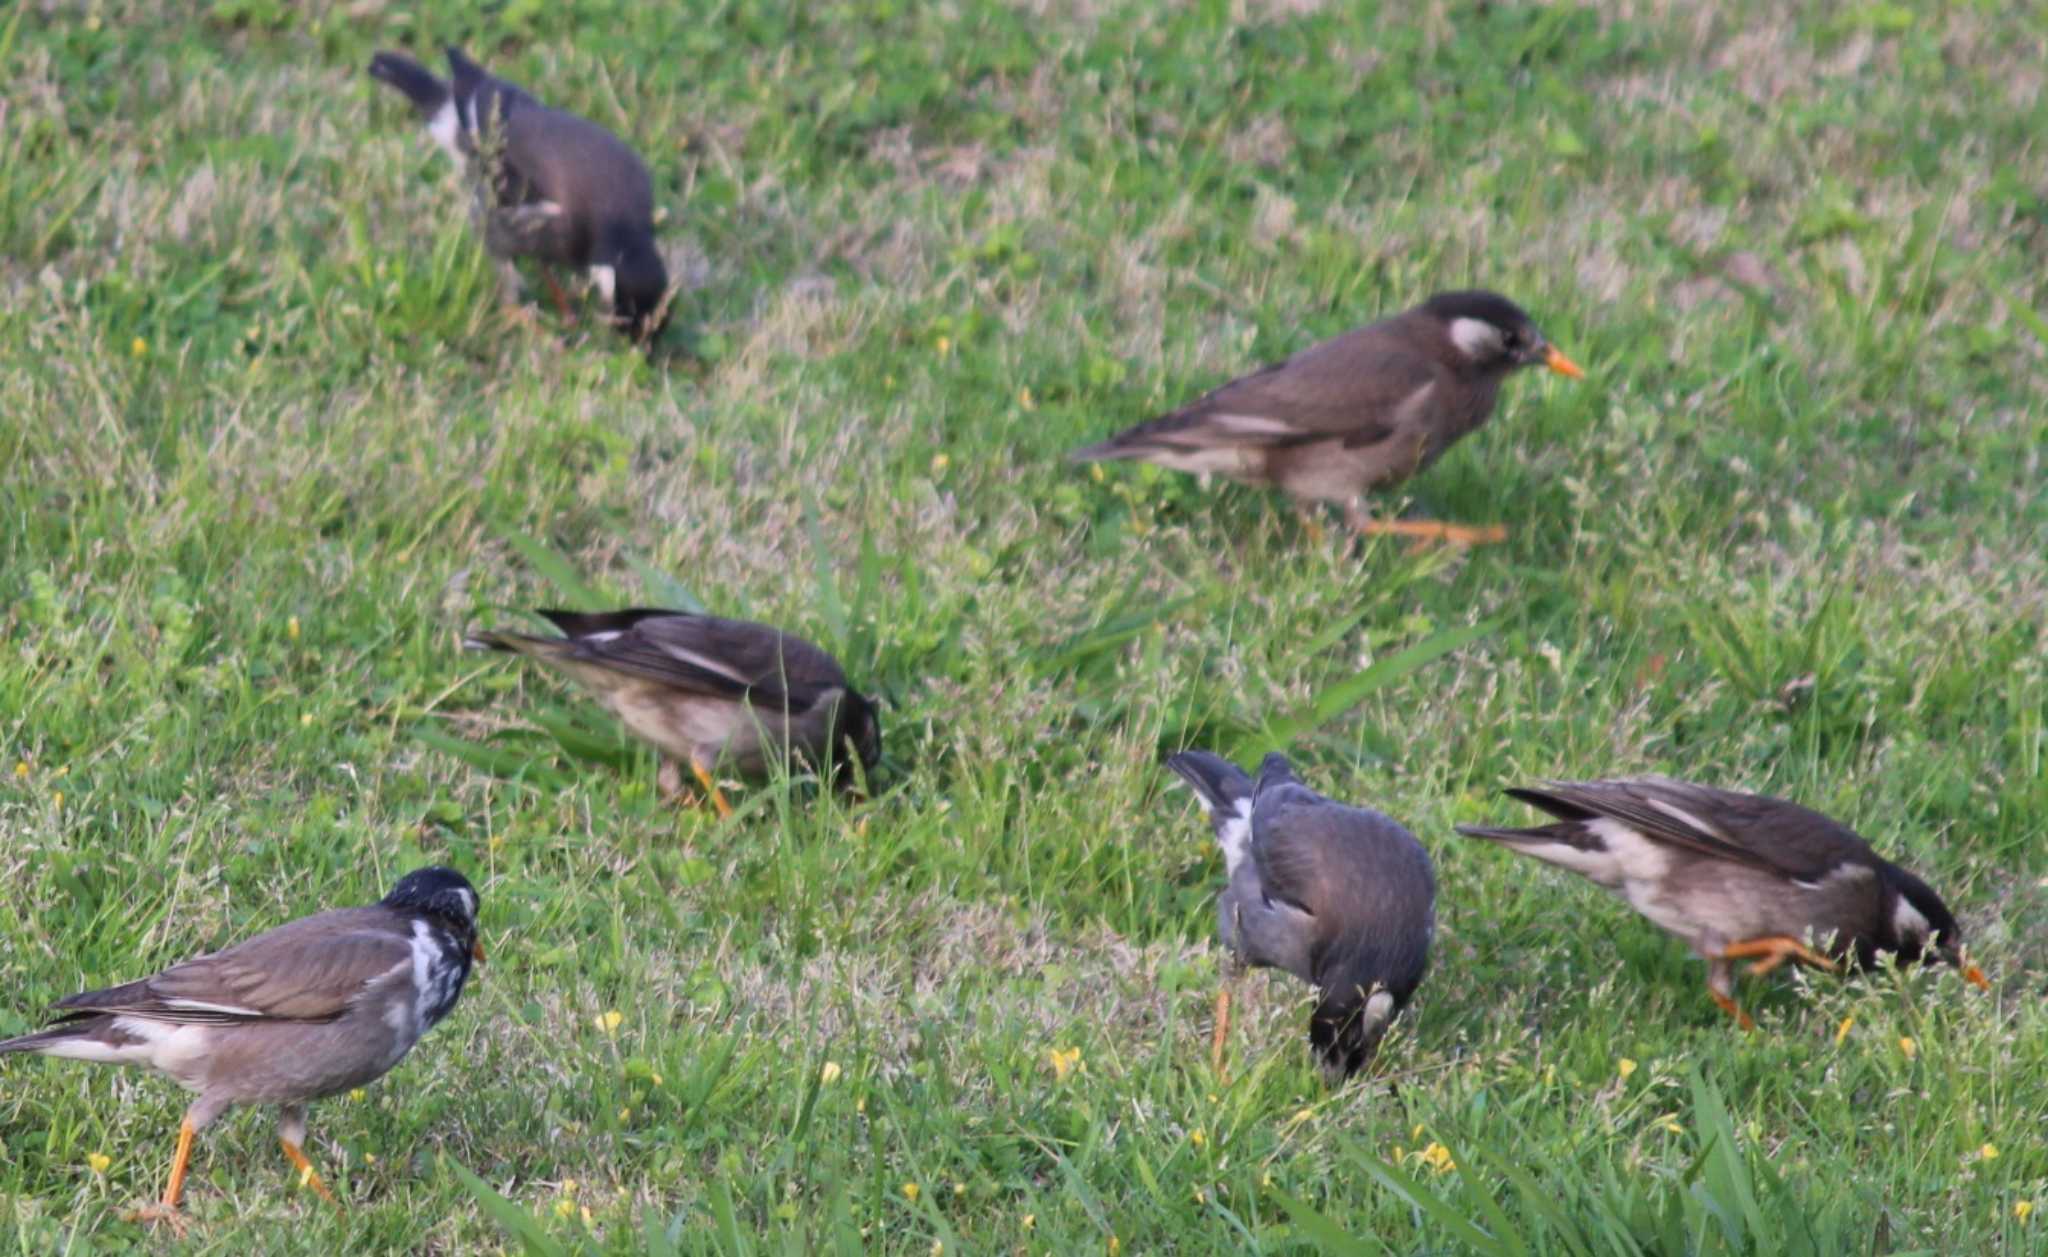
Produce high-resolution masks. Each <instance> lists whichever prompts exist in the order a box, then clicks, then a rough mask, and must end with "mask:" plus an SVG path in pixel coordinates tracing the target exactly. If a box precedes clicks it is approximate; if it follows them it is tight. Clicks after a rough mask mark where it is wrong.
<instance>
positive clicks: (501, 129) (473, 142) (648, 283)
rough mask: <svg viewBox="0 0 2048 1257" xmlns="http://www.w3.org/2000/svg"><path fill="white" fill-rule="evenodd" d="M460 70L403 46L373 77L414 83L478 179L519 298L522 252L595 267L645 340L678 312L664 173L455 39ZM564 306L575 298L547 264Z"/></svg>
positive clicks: (620, 315) (417, 101) (407, 89)
mask: <svg viewBox="0 0 2048 1257" xmlns="http://www.w3.org/2000/svg"><path fill="white" fill-rule="evenodd" d="M448 69H449V72H450V75H451V78H450V80H449V81H445V82H444V81H443V80H441V79H439V78H436V77H435V76H434V74H433V73H432V72H431V71H429V70H428V69H427V68H426V67H425V66H423V65H421V64H420V63H419V62H417V61H414V60H413V59H412V58H410V57H407V56H405V55H403V54H402V53H396V52H380V53H378V54H377V55H376V56H374V57H372V58H371V59H370V77H372V78H374V79H376V80H378V81H379V82H382V83H388V84H390V85H391V86H392V87H395V88H397V89H398V90H399V91H400V92H401V93H403V94H404V96H405V98H406V99H407V100H410V101H411V102H412V103H413V106H414V108H416V109H418V110H419V113H420V116H421V117H422V118H424V119H426V123H427V131H428V133H429V134H430V135H432V136H433V138H434V141H435V143H437V144H439V145H440V146H441V147H442V148H443V149H446V150H447V152H448V155H449V156H450V157H452V158H454V159H455V162H456V164H457V165H459V166H462V167H464V168H466V169H468V170H469V171H470V173H471V174H472V176H473V177H474V178H475V179H476V181H477V201H476V215H477V217H478V219H479V220H480V221H481V223H482V225H483V233H484V247H485V248H486V249H487V250H488V251H489V252H490V254H491V255H492V256H493V257H496V258H497V259H499V276H500V278H501V280H502V281H503V283H504V285H505V296H506V300H507V301H508V302H510V301H516V300H517V299H518V296H519V271H518V268H517V267H516V266H514V265H513V263H512V259H513V258H515V257H534V258H538V259H540V260H541V262H543V263H544V264H553V265H557V266H567V267H571V268H573V269H575V270H578V271H582V272H585V273H587V274H588V275H589V277H590V280H591V282H592V283H593V284H595V285H596V286H597V289H598V291H599V293H601V294H602V295H603V297H604V299H605V301H606V302H607V303H609V304H610V306H611V308H612V317H613V321H614V322H615V323H617V324H618V325H619V326H620V327H621V328H622V329H623V330H625V331H626V332H627V333H628V334H630V335H631V336H632V337H633V339H635V340H648V339H652V338H653V337H655V336H658V335H660V334H661V330H662V327H663V325H664V324H665V323H666V322H667V318H668V312H667V294H668V268H667V267H666V266H664V265H663V264H662V260H661V254H660V252H659V251H657V250H656V249H655V247H654V185H653V182H652V180H650V179H649V177H648V174H647V167H646V165H645V164H644V163H642V162H641V160H640V157H639V155H638V154H636V153H635V152H634V151H633V150H632V149H630V148H628V147H627V146H626V144H625V143H624V142H623V141H622V140H620V139H619V138H618V137H617V136H615V135H613V134H612V133H611V132H610V131H607V130H605V129H604V128H603V127H601V126H599V125H597V124H596V123H594V122H591V121H589V120H587V119H584V118H579V117H577V116H576V115H575V114H572V113H565V112H563V111H562V110H559V109H550V108H548V107H547V106H546V105H543V104H541V103H540V102H539V101H538V100H535V99H534V98H533V96H532V95H531V94H529V93H528V92H526V91H525V90H524V89H523V88H520V87H516V86H514V85H513V84H511V83H507V82H505V81H504V80H503V79H496V78H492V77H491V76H490V75H489V74H488V73H486V72H485V71H484V68H483V67H482V66H480V65H478V64H477V63H476V62H474V61H471V60H470V59H469V58H468V57H467V56H465V55H463V53H462V50H461V49H459V48H450V49H448ZM542 274H543V277H544V278H545V279H546V280H547V284H548V290H549V291H550V292H551V293H552V294H553V295H554V300H555V304H556V307H557V308H558V309H559V310H560V311H561V314H562V317H563V318H565V319H566V318H568V317H569V310H568V301H567V298H565V297H564V296H563V295H562V290H561V289H560V287H558V286H557V285H556V283H555V280H554V277H553V276H552V275H551V274H548V273H547V272H546V271H545V269H544V270H543V272H542Z"/></svg>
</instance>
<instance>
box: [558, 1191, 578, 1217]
mask: <svg viewBox="0 0 2048 1257" xmlns="http://www.w3.org/2000/svg"><path fill="white" fill-rule="evenodd" d="M555 1216H556V1217H558V1218H560V1219H562V1220H563V1221H565V1222H566V1221H568V1220H569V1219H570V1218H573V1217H575V1216H576V1202H575V1201H573V1200H570V1199H569V1198H568V1197H566V1196H565V1197H563V1198H562V1199H560V1200H558V1201H556V1202H555Z"/></svg>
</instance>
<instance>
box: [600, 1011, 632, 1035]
mask: <svg viewBox="0 0 2048 1257" xmlns="http://www.w3.org/2000/svg"><path fill="white" fill-rule="evenodd" d="M625 1019H626V1014H624V1013H622V1012H620V1011H619V1010H618V1009H616V1008H613V1009H610V1010H608V1011H605V1012H601V1013H599V1014H598V1015H597V1028H598V1029H599V1030H602V1031H604V1032H605V1033H606V1034H617V1033H618V1032H619V1023H620V1022H622V1021H624V1020H625Z"/></svg>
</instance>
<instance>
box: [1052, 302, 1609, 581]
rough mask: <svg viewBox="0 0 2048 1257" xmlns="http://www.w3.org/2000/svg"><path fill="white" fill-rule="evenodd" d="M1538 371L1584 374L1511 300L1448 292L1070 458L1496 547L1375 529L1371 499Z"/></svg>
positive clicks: (1412, 523) (1365, 528) (1446, 529)
mask: <svg viewBox="0 0 2048 1257" xmlns="http://www.w3.org/2000/svg"><path fill="white" fill-rule="evenodd" d="M1538 363H1540V364H1542V365H1544V366H1547V367H1549V368H1550V369H1551V370H1552V371H1555V372H1557V373H1558V374H1560V375H1568V376H1572V377H1574V378H1579V377H1582V376H1584V375H1585V372H1584V371H1582V370H1580V369H1579V367H1578V365H1577V364H1576V363H1574V362H1573V361H1572V360H1571V359H1569V358H1567V357H1565V356H1564V354H1563V353H1561V352H1559V351H1558V349H1557V348H1556V347H1555V346H1553V345H1551V344H1550V343H1549V342H1548V341H1546V340H1545V339H1544V338H1543V333H1541V332H1539V331H1537V330H1536V325H1535V324H1534V323H1533V322H1531V321H1530V319H1529V316H1528V315H1527V314H1525V313H1523V312H1522V309H1521V307H1519V306H1517V305H1516V304H1515V303H1514V302H1512V301H1509V300H1508V299H1507V298H1506V297H1503V296H1500V295H1499V294H1497V293H1491V292H1480V291H1473V292H1446V293H1439V294H1437V295H1436V296H1434V297H1431V298H1430V299H1429V300H1428V301H1425V302H1423V303H1422V304H1421V305H1419V306H1417V307H1415V308H1414V309H1412V310H1409V311H1406V312H1405V313H1402V314H1397V315H1395V316H1394V317H1393V318H1391V319H1387V320H1385V321H1383V322H1379V323H1374V324H1373V325H1371V326H1370V327H1361V328H1358V329H1356V330H1354V331H1350V332H1346V333H1345V334H1344V335H1342V336H1339V337H1337V338H1336V339H1334V340H1326V341H1324V342H1322V343H1321V344H1319V345H1313V346H1311V347H1309V348H1307V349H1304V350H1302V351H1301V352H1300V353H1298V354H1296V355H1294V356H1293V357H1292V358H1289V359H1287V360H1286V361H1285V362H1281V363H1276V364H1275V365H1273V366H1269V367H1265V368H1263V369H1262V370H1259V371H1255V372H1253V373H1252V374H1250V375H1244V376H1239V377H1238V378H1237V379H1235V380H1232V381H1230V382H1229V383H1228V384H1225V385H1223V386H1222V387H1221V388H1218V389H1216V390H1215V391H1213V392H1211V393H1209V394H1207V395H1205V396H1203V397H1202V398H1200V399H1198V400H1196V401H1194V402H1192V403H1190V404H1189V405H1186V406H1183V407H1181V408H1180V409H1179V410H1176V411H1173V412H1172V413H1170V414H1165V415H1161V416H1159V417H1158V418H1156V419H1150V420H1147V421H1146V422H1144V423H1141V424H1139V425H1137V426H1136V427H1134V428H1129V429H1126V430H1125V431H1123V432H1119V433H1117V434H1116V435H1115V436H1113V437H1111V438H1109V439H1108V440H1106V441H1101V442H1098V443H1097V444H1094V445H1090V446H1087V447H1086V448H1083V449H1079V450H1076V451H1074V453H1073V454H1072V455H1071V457H1072V458H1073V460H1074V461H1075V462H1095V461H1099V460H1104V459H1118V458H1130V459H1137V460H1139V461H1142V462H1148V463H1157V464H1158V465H1159V466H1161V467H1168V468H1171V469H1173V470H1175V471H1186V472H1195V473H1214V474H1216V475H1220V476H1227V477H1229V478H1230V479H1232V480H1238V481H1242V482H1243V483H1245V484H1252V485H1274V486H1278V487H1279V488H1280V489H1281V490H1283V491H1284V492H1286V493H1287V494H1288V496H1290V497H1292V498H1293V499H1294V500H1295V501H1296V503H1297V504H1299V505H1301V506H1302V507H1303V508H1304V509H1305V508H1306V507H1307V505H1308V504H1309V503H1312V502H1334V503H1336V504H1338V505H1339V506H1341V507H1342V508H1343V510H1344V517H1345V520H1346V522H1347V523H1349V524H1350V525H1351V527H1353V528H1354V529H1356V530H1357V531H1359V532H1361V533H1396V534H1401V535H1405V536H1412V537H1418V538H1424V539H1429V540H1441V541H1456V542H1462V543H1472V542H1479V541H1499V540H1501V539H1503V538H1505V537H1506V535H1507V534H1506V532H1505V530H1503V529H1501V528H1500V527H1498V526H1495V527H1491V528H1474V527H1469V526H1462V525H1456V524H1445V523H1438V522H1436V521H1432V520H1374V519H1372V518H1371V517H1370V516H1369V515H1368V514H1367V513H1366V511H1365V507H1364V504H1363V498H1364V495H1365V493H1366V491H1367V490H1368V489H1379V488H1387V487H1391V486H1393V485H1397V484H1399V483H1401V482H1402V481H1403V480H1406V479H1407V478H1408V477H1410V476H1412V475H1414V474H1415V473H1417V472H1419V471H1422V470H1423V469H1424V468H1426V467H1428V466H1429V465H1430V464H1431V463H1434V462H1435V461H1436V460H1437V459H1438V458H1439V457H1440V456H1441V455H1442V454H1443V452H1444V451H1445V450H1447V449H1449V448H1450V447H1451V444H1452V443H1453V442H1455V441H1456V440H1457V439H1458V438H1460V437H1462V436H1464V435H1465V434H1466V433H1468V432H1471V431H1472V430H1474V429H1475V428H1477V427H1479V426H1480V425H1481V424H1483V423H1485V422H1486V421H1487V419H1488V418H1489V417H1490V416H1491V415H1492V414H1493V405H1494V399H1495V397H1496V396H1497V395H1498V394H1499V392H1500V384H1501V381H1502V380H1503V379H1505V378H1507V375H1508V373H1509V372H1511V371H1513V370H1515V369H1516V368H1518V367H1526V366H1533V365H1536V364H1538Z"/></svg>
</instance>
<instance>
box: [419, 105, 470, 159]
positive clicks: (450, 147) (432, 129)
mask: <svg viewBox="0 0 2048 1257" xmlns="http://www.w3.org/2000/svg"><path fill="white" fill-rule="evenodd" d="M461 130H462V120H461V119H460V118H457V117H456V116H455V98H454V97H452V96H451V97H449V98H448V99H447V100H444V101H442V102H441V108H440V109H438V110H436V111H435V113H434V116H433V118H432V119H431V120H430V121H429V122H428V123H427V134H428V135H431V136H433V137H434V143H436V144H438V145H440V146H441V147H442V148H443V149H444V150H446V151H447V153H448V155H449V156H450V157H453V158H454V159H455V160H456V161H458V162H460V161H463V160H464V158H463V156H462V146H461V145H460V144H459V143H457V140H456V137H457V135H458V134H459V133H460V132H461Z"/></svg>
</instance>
